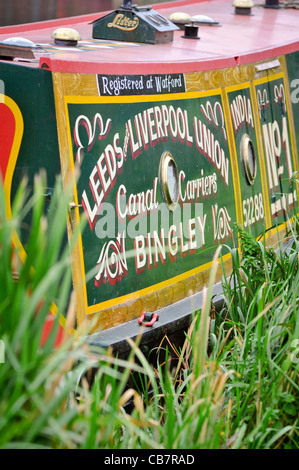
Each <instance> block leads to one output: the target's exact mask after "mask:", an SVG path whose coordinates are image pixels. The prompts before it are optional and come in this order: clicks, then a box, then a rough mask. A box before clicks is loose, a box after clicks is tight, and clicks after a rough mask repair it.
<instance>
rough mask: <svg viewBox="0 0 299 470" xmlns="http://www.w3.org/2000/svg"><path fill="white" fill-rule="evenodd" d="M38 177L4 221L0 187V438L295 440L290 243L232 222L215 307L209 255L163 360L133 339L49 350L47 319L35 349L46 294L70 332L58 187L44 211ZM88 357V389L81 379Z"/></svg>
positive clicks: (296, 331) (12, 442)
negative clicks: (19, 249) (231, 242)
mask: <svg viewBox="0 0 299 470" xmlns="http://www.w3.org/2000/svg"><path fill="white" fill-rule="evenodd" d="M44 187H45V181H43V179H42V178H36V183H35V191H34V195H33V196H32V198H29V200H28V195H27V193H26V188H25V186H24V187H22V188H20V191H19V193H18V195H17V197H16V198H15V202H14V207H13V211H12V212H13V215H12V218H10V219H9V220H7V219H6V217H5V202H4V196H3V191H2V190H1V191H0V260H1V262H0V286H1V287H0V340H1V341H2V344H4V345H5V362H4V363H0V447H2V448H20V447H25V448H31V447H34V448H37V447H50V448H109V449H113V448H118V449H128V448H129V449H135V448H150V449H187V448H189V449H190V448H213V449H218V448H252V449H253V448H255V449H256V448H298V447H299V446H298V361H299V357H298V338H299V336H298V335H299V325H298V311H297V309H298V294H297V293H298V292H299V289H298V288H299V272H298V244H297V242H296V243H294V245H293V246H292V248H291V252H290V254H284V253H283V251H282V250H281V249H279V250H278V251H277V252H275V251H274V250H267V249H266V247H265V245H264V243H263V242H261V241H256V240H254V239H253V238H252V237H251V236H250V235H248V234H247V233H246V232H245V231H243V230H242V229H241V228H240V229H239V235H240V243H241V248H242V250H241V251H242V253H243V257H242V259H241V258H240V253H239V252H238V250H236V249H233V250H231V255H232V262H233V273H232V276H231V279H230V280H228V281H226V280H225V279H224V280H223V285H224V293H225V300H224V306H223V309H222V311H221V312H220V313H217V314H215V312H214V311H213V308H212V307H213V304H212V289H211V286H212V285H213V280H214V276H215V271H216V263H214V264H213V268H212V272H211V278H210V282H209V286H208V288H207V290H206V291H205V302H204V305H203V308H202V311H201V312H198V313H197V314H196V315H194V319H193V322H192V324H191V325H190V328H189V331H188V332H187V334H186V340H185V343H184V346H183V348H182V350H181V351H176V350H175V349H174V348H173V347H172V346H169V344H168V341H167V338H165V342H164V343H163V344H162V345H160V346H159V348H158V349H157V358H158V357H159V352H160V351H161V348H165V349H166V360H165V362H164V363H163V364H158V361H157V366H156V368H153V367H152V366H151V365H150V364H149V362H148V360H147V358H146V357H145V356H144V355H143V354H142V352H141V350H140V349H139V348H138V346H137V345H136V344H133V343H132V353H131V355H130V357H129V359H128V360H127V361H122V360H120V359H117V358H114V357H112V356H111V355H110V354H109V353H108V352H106V351H99V350H97V351H89V350H87V348H86V345H85V344H84V343H83V341H82V340H81V341H79V340H78V339H77V338H76V337H75V336H73V335H69V334H67V333H66V334H65V338H64V342H63V345H62V347H60V348H58V349H55V348H54V347H53V346H54V340H55V328H54V329H53V332H52V334H51V335H50V337H49V338H48V340H47V341H46V343H45V344H44V346H43V347H41V346H40V341H41V336H42V331H43V323H44V320H45V318H46V316H47V315H48V311H49V309H50V307H51V304H52V301H53V300H55V305H56V308H57V311H56V327H57V325H58V321H59V320H60V319H61V317H60V314H64V315H65V314H67V312H68V315H67V316H68V318H67V320H66V323H67V324H66V331H69V330H70V329H71V328H70V325H72V316H73V304H72V301H71V302H70V301H69V288H70V283H71V278H70V269H69V252H68V249H65V250H63V249H62V243H63V236H64V230H65V227H64V226H63V224H62V222H61V221H62V220H65V219H66V217H65V213H66V208H67V204H68V195H63V194H62V190H61V185H59V184H58V185H57V187H56V188H55V192H54V194H53V197H52V201H51V204H50V208H49V210H48V212H47V217H45V215H44V213H45V210H44V198H43V196H42V194H43V188H44ZM29 210H30V211H31V210H32V229H31V231H30V235H29V237H28V244H27V247H26V252H27V257H26V258H24V259H23V263H17V265H16V256H15V249H14V248H13V246H12V243H11V241H12V239H14V240H16V235H15V234H16V232H18V231H19V229H20V227H21V225H22V222H23V220H24V217H25V215H26V213H27V212H28V211H29ZM219 252H220V248H219V249H218V252H217V255H218V256H219ZM16 268H17V270H18V277H19V278H18V281H17V282H16V281H15V280H14V270H15V269H16ZM68 323H69V324H70V325H68ZM296 347H297V350H296ZM170 352H171V353H172V355H171V357H170ZM91 356H92V360H91ZM95 360H96V364H95ZM95 366H96V368H97V373H96V375H95V379H94V382H93V385H92V386H91V387H89V386H88V383H87V381H86V379H85V378H83V379H82V380H81V381H79V379H80V377H81V378H82V370H87V369H89V368H91V367H95ZM132 375H133V376H137V377H139V379H140V380H139V382H142V383H143V384H144V386H143V388H140V390H139V391H138V390H135V389H131V388H129V389H128V388H127V381H128V378H129V376H132ZM150 391H151V393H150ZM128 402H130V403H131V406H132V411H131V412H130V413H128V411H127V408H126V404H127V403H128Z"/></svg>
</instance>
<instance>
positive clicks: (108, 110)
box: [65, 89, 236, 313]
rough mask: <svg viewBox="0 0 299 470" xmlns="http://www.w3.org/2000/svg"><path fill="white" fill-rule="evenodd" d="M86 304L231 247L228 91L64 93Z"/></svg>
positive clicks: (168, 278)
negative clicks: (75, 170)
mask: <svg viewBox="0 0 299 470" xmlns="http://www.w3.org/2000/svg"><path fill="white" fill-rule="evenodd" d="M65 106H66V113H67V121H68V125H69V140H70V148H71V150H72V161H73V164H74V165H75V164H78V165H79V166H80V169H81V176H80V178H79V180H78V182H77V187H76V192H77V194H76V201H75V202H76V203H77V204H78V206H79V213H80V217H82V216H83V215H84V216H86V217H87V220H88V224H87V228H86V229H85V231H84V232H83V233H82V236H81V248H80V249H81V257H82V266H83V267H84V268H83V272H82V279H83V280H84V285H85V295H86V305H87V307H86V311H87V313H93V312H96V311H98V310H100V309H103V308H106V307H110V306H113V305H118V304H120V303H122V302H125V301H127V300H130V299H132V298H134V295H136V292H138V295H143V294H146V293H147V292H150V291H152V290H153V286H154V288H155V289H157V288H161V287H162V286H165V285H170V284H173V283H174V282H177V281H178V280H180V279H182V278H186V277H188V276H191V275H193V274H195V273H197V272H200V270H203V269H204V268H207V267H208V265H209V263H211V260H212V258H213V255H214V252H215V249H216V246H217V245H218V244H219V243H221V244H223V243H225V244H227V245H229V246H232V244H233V240H232V233H233V226H234V223H235V222H236V208H235V197H234V182H233V177H232V164H231V160H230V152H229V145H228V135H227V128H226V123H225V119H224V111H223V102H222V95H221V90H220V89H216V90H213V91H211V92H204V93H203V92H200V93H186V94H173V95H155V96H142V97H141V96H140V97H138V96H130V97H117V98H115V97H114V98H113V100H111V99H110V98H108V97H99V98H95V97H90V98H88V97H72V96H67V97H65Z"/></svg>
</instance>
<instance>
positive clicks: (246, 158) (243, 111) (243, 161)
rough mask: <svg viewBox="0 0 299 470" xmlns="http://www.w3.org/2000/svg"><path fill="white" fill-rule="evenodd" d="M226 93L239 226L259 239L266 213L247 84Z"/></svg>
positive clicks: (249, 90) (250, 98)
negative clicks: (232, 137) (235, 164)
mask: <svg viewBox="0 0 299 470" xmlns="http://www.w3.org/2000/svg"><path fill="white" fill-rule="evenodd" d="M226 92H227V96H228V101H229V110H230V123H231V128H232V132H233V136H234V143H235V152H236V155H237V163H238V178H237V180H238V184H239V186H240V193H241V206H242V225H243V227H244V228H246V229H247V230H249V231H250V232H251V233H252V234H253V235H254V236H255V237H258V236H259V235H261V234H262V233H263V231H264V229H265V224H266V213H265V205H264V197H265V195H264V192H263V189H264V188H263V184H262V171H261V162H260V152H259V149H258V141H257V129H256V123H255V116H254V106H253V101H252V96H251V89H250V83H245V84H243V85H234V86H231V87H228V88H226Z"/></svg>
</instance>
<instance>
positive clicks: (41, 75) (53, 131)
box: [0, 62, 60, 241]
mask: <svg viewBox="0 0 299 470" xmlns="http://www.w3.org/2000/svg"><path fill="white" fill-rule="evenodd" d="M0 80H1V82H0V83H1V87H2V92H3V93H4V94H5V95H6V96H8V97H9V98H11V99H12V100H13V101H14V102H15V103H16V105H17V106H18V108H19V109H20V112H21V114H22V119H23V122H24V132H23V137H22V141H21V147H20V152H19V155H18V158H17V162H16V166H15V168H14V169H13V179H12V188H11V194H12V198H13V195H14V194H15V192H16V190H17V188H18V186H19V184H20V181H21V179H22V178H23V177H24V176H27V177H28V184H29V187H33V180H34V175H35V174H36V173H38V172H39V171H40V170H41V169H44V170H45V171H46V174H47V186H48V188H45V194H47V193H49V194H50V192H51V189H52V188H53V186H54V184H55V179H56V176H57V175H58V174H59V173H60V157H59V148H58V137H57V128H56V114H55V104H54V94H53V82H52V74H51V72H49V71H47V70H43V69H39V68H38V69H36V68H29V67H25V66H21V65H16V64H12V63H4V62H1V63H0ZM29 226H30V214H29V216H28V227H29ZM22 238H23V241H25V240H26V238H27V231H26V229H23V233H22Z"/></svg>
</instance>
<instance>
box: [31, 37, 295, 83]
mask: <svg viewBox="0 0 299 470" xmlns="http://www.w3.org/2000/svg"><path fill="white" fill-rule="evenodd" d="M298 49H299V41H296V42H292V43H289V44H285V45H282V46H279V47H274V48H269V49H264V50H261V51H258V52H252V53H246V54H243V55H240V56H237V57H225V58H219V59H217V58H213V59H208V60H200V61H190V62H187V61H186V62H182V61H181V62H162V63H161V62H145V63H140V62H138V63H134V62H118V63H113V62H112V63H111V62H102V63H98V62H78V61H72V60H69V58H68V60H66V59H57V58H55V57H54V58H50V57H45V58H41V59H40V67H42V64H46V66H47V67H46V68H48V69H50V70H51V71H52V72H69V73H78V72H80V71H82V67H84V73H91V74H93V73H98V74H100V73H103V71H105V74H111V75H113V74H119V73H120V70H121V74H126V73H130V74H139V73H140V69H141V68H142V72H143V73H144V74H151V73H157V74H159V73H162V74H163V73H190V72H200V71H205V70H214V69H221V68H227V67H234V66H236V65H245V64H250V63H254V62H259V61H262V60H268V59H272V58H273V57H277V56H280V55H285V54H289V53H291V52H295V51H297V50H298Z"/></svg>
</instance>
